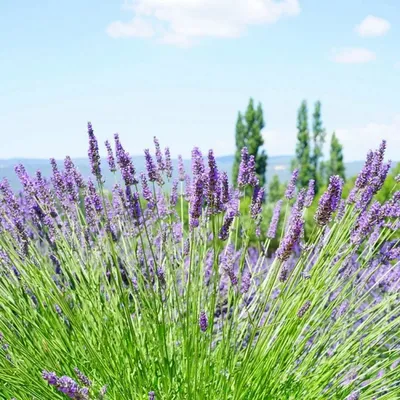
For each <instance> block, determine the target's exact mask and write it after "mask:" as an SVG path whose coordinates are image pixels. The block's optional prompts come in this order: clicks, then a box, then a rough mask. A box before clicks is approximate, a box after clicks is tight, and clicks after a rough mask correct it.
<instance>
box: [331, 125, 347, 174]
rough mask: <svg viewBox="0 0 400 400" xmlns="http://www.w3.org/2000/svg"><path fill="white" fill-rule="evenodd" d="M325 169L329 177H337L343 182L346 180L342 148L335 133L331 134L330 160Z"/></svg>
mask: <svg viewBox="0 0 400 400" xmlns="http://www.w3.org/2000/svg"><path fill="white" fill-rule="evenodd" d="M327 169H328V175H329V176H332V175H339V176H340V177H342V178H343V179H344V180H345V179H346V175H345V166H344V162H343V146H342V145H341V144H340V142H339V139H338V138H337V136H336V133H335V132H333V135H332V139H331V149H330V158H329V162H328V168H327ZM328 179H329V178H328Z"/></svg>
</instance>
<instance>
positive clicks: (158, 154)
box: [153, 136, 165, 172]
mask: <svg viewBox="0 0 400 400" xmlns="http://www.w3.org/2000/svg"><path fill="white" fill-rule="evenodd" d="M153 141H154V147H155V148H156V160H157V165H158V169H159V171H160V172H163V171H165V163H164V160H163V155H162V152H161V147H160V142H159V141H158V139H157V138H156V137H155V136H154V138H153Z"/></svg>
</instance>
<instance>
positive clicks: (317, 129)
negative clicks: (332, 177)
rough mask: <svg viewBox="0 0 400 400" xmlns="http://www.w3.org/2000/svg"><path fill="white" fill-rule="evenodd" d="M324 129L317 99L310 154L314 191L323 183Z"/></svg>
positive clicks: (319, 103)
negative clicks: (312, 144) (311, 152)
mask: <svg viewBox="0 0 400 400" xmlns="http://www.w3.org/2000/svg"><path fill="white" fill-rule="evenodd" d="M325 137H326V131H325V129H324V128H323V126H322V119H321V102H320V101H317V102H316V103H315V108H314V113H313V143H314V149H313V155H312V167H313V172H314V180H315V192H316V193H318V190H319V188H320V187H321V186H322V185H323V180H324V178H323V174H324V168H323V163H322V162H321V161H322V156H323V152H322V149H323V146H324V143H325Z"/></svg>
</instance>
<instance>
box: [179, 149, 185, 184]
mask: <svg viewBox="0 0 400 400" xmlns="http://www.w3.org/2000/svg"><path fill="white" fill-rule="evenodd" d="M178 173H179V180H180V181H181V182H183V181H184V180H185V176H186V173H185V166H184V165H183V159H182V156H181V155H180V154H179V156H178Z"/></svg>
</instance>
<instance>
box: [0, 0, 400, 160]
mask: <svg viewBox="0 0 400 400" xmlns="http://www.w3.org/2000/svg"><path fill="white" fill-rule="evenodd" d="M0 24H1V26H2V33H3V34H2V35H1V36H0V76H1V78H0V87H1V90H0V109H1V112H0V140H1V146H0V158H11V157H32V158H48V157H51V156H55V157H57V158H61V157H64V156H65V155H67V154H68V155H71V156H73V157H80V156H85V154H86V149H87V143H86V134H85V128H86V122H87V121H88V120H90V121H92V123H93V126H94V129H95V132H96V134H97V136H98V139H99V141H101V142H103V141H104V140H105V139H106V138H111V137H112V134H113V133H114V132H119V133H120V135H121V139H122V141H123V143H124V144H125V146H126V147H127V148H128V149H129V151H130V152H131V154H140V153H141V152H142V150H143V149H144V148H146V147H150V146H151V145H152V137H153V136H154V135H156V136H157V137H158V138H159V139H160V141H161V144H162V145H169V146H170V147H171V150H172V153H173V155H176V154H178V153H182V154H183V155H184V156H188V155H189V154H190V150H191V148H192V147H193V146H194V145H198V146H200V147H201V148H202V149H203V150H205V151H206V150H208V149H209V148H214V149H215V150H216V153H217V155H226V154H231V153H232V152H233V149H234V125H235V120H236V115H237V111H238V110H243V109H244V108H245V107H246V106H247V103H248V99H249V97H250V96H252V97H253V98H254V99H255V100H256V101H260V102H261V103H262V105H263V108H264V113H265V120H266V128H265V130H264V136H265V147H266V150H267V152H268V153H269V154H270V155H282V154H293V153H294V147H295V140H296V113H297V109H298V107H299V105H300V102H301V101H302V100H303V99H306V100H307V101H308V103H309V107H310V108H312V106H313V103H314V102H315V101H316V100H321V102H322V116H323V121H324V125H325V127H326V129H327V131H328V133H331V132H332V131H333V130H336V132H337V134H338V136H339V138H340V139H341V140H342V142H343V144H344V146H345V157H346V160H347V161H350V160H358V159H362V158H363V157H364V154H365V152H366V151H367V150H368V149H369V148H370V147H376V146H377V145H378V144H379V141H380V139H381V138H386V139H387V140H388V156H389V157H391V158H393V159H397V160H398V159H400V151H399V148H400V52H399V49H400V47H399V43H400V4H399V1H398V0H335V1H321V0H280V1H279V2H278V1H274V0H218V2H216V1H215V0H136V1H133V2H132V1H129V2H128V1H125V2H124V0H116V1H113V0H108V1H105V0H104V1H94V0H85V1H81V0H69V1H64V0H59V1H44V0H37V1H35V2H32V1H27V0H21V1H18V2H16V1H3V2H1V3H0Z"/></svg>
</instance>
